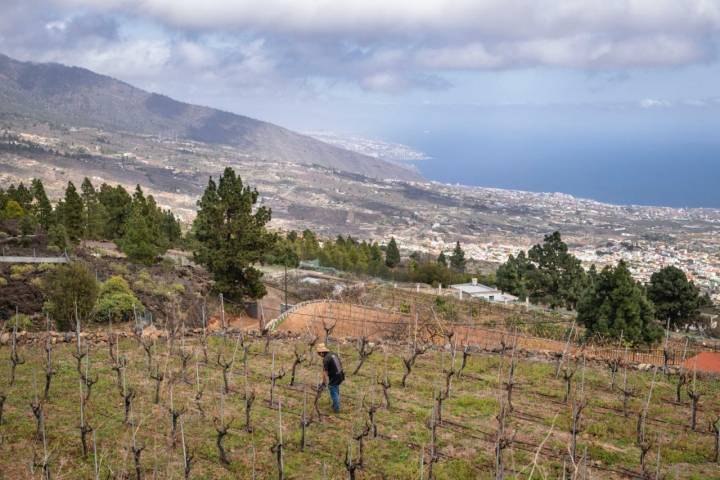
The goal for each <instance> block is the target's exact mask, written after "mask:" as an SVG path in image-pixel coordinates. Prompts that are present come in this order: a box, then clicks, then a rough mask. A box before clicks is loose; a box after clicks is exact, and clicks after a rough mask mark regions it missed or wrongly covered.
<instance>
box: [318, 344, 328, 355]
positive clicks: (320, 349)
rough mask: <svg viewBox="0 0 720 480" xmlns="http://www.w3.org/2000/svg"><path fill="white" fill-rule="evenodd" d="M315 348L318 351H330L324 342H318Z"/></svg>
mask: <svg viewBox="0 0 720 480" xmlns="http://www.w3.org/2000/svg"><path fill="white" fill-rule="evenodd" d="M315 350H316V351H317V353H327V352H329V351H330V350H328V348H327V347H326V346H325V344H324V343H318V346H317V347H316V348H315Z"/></svg>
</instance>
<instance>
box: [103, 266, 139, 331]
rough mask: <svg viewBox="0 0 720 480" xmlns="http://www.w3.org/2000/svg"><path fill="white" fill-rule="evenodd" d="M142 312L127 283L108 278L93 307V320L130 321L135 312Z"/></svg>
mask: <svg viewBox="0 0 720 480" xmlns="http://www.w3.org/2000/svg"><path fill="white" fill-rule="evenodd" d="M143 310H144V307H143V305H142V303H140V300H138V299H137V297H136V296H135V294H133V292H132V290H130V286H129V285H128V283H127V281H126V280H125V279H124V278H122V277H120V276H117V275H116V276H113V277H110V278H109V279H108V280H107V281H106V282H105V283H103V285H102V287H101V288H100V296H99V297H98V300H97V304H96V306H95V320H96V321H103V322H104V321H108V320H111V321H113V322H122V321H126V320H128V319H130V318H131V317H132V316H133V314H134V313H135V312H137V313H140V312H142V311H143Z"/></svg>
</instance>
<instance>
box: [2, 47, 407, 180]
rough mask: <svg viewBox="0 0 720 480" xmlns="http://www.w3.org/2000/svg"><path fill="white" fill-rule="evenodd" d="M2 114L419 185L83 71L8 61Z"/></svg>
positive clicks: (250, 123)
mask: <svg viewBox="0 0 720 480" xmlns="http://www.w3.org/2000/svg"><path fill="white" fill-rule="evenodd" d="M0 113H5V114H8V113H9V114H19V115H22V116H26V117H30V118H33V119H38V120H44V121H51V122H55V123H61V124H64V125H67V126H74V127H100V128H103V129H105V130H109V131H127V132H134V133H144V134H152V135H167V136H170V135H172V136H178V137H181V138H187V139H190V140H195V141H199V142H205V143H210V144H227V145H233V146H236V147H239V148H241V149H242V150H243V152H244V153H247V154H248V155H251V156H254V157H257V158H260V159H268V160H273V161H280V162H295V163H301V164H318V165H322V166H325V167H329V168H335V169H338V170H343V171H348V172H353V173H359V174H362V175H366V176H369V177H374V178H397V179H403V180H412V179H417V178H418V174H417V173H415V172H413V171H410V170H408V169H405V168H402V167H399V166H397V165H393V164H391V163H389V162H386V161H383V160H380V159H377V158H373V157H369V156H366V155H361V154H358V153H355V152H350V151H348V150H344V149H341V148H338V147H335V146H332V145H329V144H327V143H324V142H321V141H318V140H316V139H313V138H311V137H308V136H305V135H301V134H298V133H295V132H293V131H290V130H288V129H285V128H282V127H279V126H277V125H273V124H271V123H267V122H262V121H259V120H255V119H253V118H249V117H245V116H242V115H236V114H233V113H229V112H225V111H221V110H216V109H213V108H208V107H202V106H197V105H191V104H188V103H183V102H179V101H176V100H173V99H172V98H169V97H166V96H164V95H158V94H155V93H149V92H146V91H144V90H141V89H139V88H135V87H133V86H131V85H129V84H127V83H124V82H121V81H119V80H115V79H113V78H110V77H107V76H104V75H99V74H96V73H94V72H92V71H90V70H86V69H83V68H77V67H67V66H64V65H59V64H55V63H45V64H38V63H30V62H20V61H17V60H13V59H11V58H9V57H7V56H3V55H0Z"/></svg>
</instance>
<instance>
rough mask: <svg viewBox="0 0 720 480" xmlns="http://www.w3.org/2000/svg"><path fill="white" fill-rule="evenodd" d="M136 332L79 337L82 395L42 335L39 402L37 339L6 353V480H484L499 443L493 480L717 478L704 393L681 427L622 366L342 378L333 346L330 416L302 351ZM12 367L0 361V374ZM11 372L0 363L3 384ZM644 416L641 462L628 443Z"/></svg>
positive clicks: (394, 369) (471, 359)
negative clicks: (50, 477) (335, 404)
mask: <svg viewBox="0 0 720 480" xmlns="http://www.w3.org/2000/svg"><path fill="white" fill-rule="evenodd" d="M323 320H324V319H323ZM341 321H342V320H341ZM368 321H369V322H372V320H371V319H368ZM313 323H314V324H317V323H319V320H318V319H314V320H313ZM115 328H117V326H116V327H115ZM115 332H116V335H117V334H118V330H115ZM145 333H146V334H147V335H145V334H144V335H143V336H142V337H141V338H140V337H138V338H136V340H137V341H136V340H135V339H133V338H132V335H129V334H128V332H127V330H125V329H122V330H121V331H120V333H119V335H118V336H119V338H117V337H116V336H115V335H108V334H107V333H106V331H105V329H104V328H103V330H102V331H98V332H89V331H88V332H84V333H83V337H82V340H81V345H82V347H81V348H83V349H84V351H83V353H85V352H87V354H86V355H84V358H85V359H82V358H83V357H81V360H80V365H81V367H82V368H81V370H80V371H81V372H82V373H83V374H84V375H85V377H86V378H89V379H90V380H91V383H92V385H94V386H92V385H91V386H92V388H89V387H88V386H87V385H86V384H85V383H84V382H83V380H82V377H81V376H79V375H78V373H77V365H78V363H77V361H76V359H75V358H73V355H74V354H76V351H75V350H76V345H75V338H74V336H73V335H72V334H70V335H67V336H65V335H63V334H49V335H48V338H49V344H50V347H49V348H50V350H51V353H50V356H51V361H52V368H53V371H54V374H52V375H51V378H50V383H49V389H48V393H47V396H45V395H44V394H43V392H44V388H43V387H44V384H45V378H44V377H45V375H44V373H45V371H46V360H45V356H46V352H45V350H44V347H43V345H44V344H45V334H43V333H40V334H36V335H34V336H32V337H30V336H28V335H23V336H22V337H21V338H19V339H18V347H17V356H18V358H19V359H21V360H22V361H23V362H24V363H21V364H18V365H17V368H16V371H15V382H14V384H12V385H3V394H4V396H5V402H4V413H5V414H4V419H3V425H2V426H0V432H2V434H3V437H4V442H3V443H2V444H0V452H2V453H3V455H0V469H1V470H2V471H4V472H5V473H7V474H8V475H9V476H10V477H11V478H35V477H37V476H38V475H37V471H38V470H40V471H42V470H43V469H44V468H46V469H47V470H48V471H50V472H53V473H55V474H56V475H59V474H60V472H62V473H63V474H65V475H66V476H70V477H72V478H91V477H93V475H99V476H100V478H105V477H109V478H143V477H145V478H150V476H153V477H155V478H183V477H184V478H251V477H252V478H278V477H279V478H351V479H354V478H367V479H370V478H373V479H375V478H377V479H380V478H395V479H408V480H409V479H415V478H437V479H450V478H452V479H471V478H472V479H475V478H488V479H489V478H498V477H496V474H497V464H498V462H497V457H496V453H495V452H496V445H497V437H498V432H500V435H501V438H502V439H503V443H502V445H503V446H502V447H501V458H502V461H501V462H502V463H501V465H503V469H504V476H500V477H499V478H561V477H562V478H610V479H624V478H627V479H635V478H637V479H640V478H674V479H691V478H717V477H716V474H717V465H716V464H715V461H716V460H715V458H716V457H715V456H714V455H715V453H714V451H713V442H714V435H713V433H712V431H711V430H710V429H709V428H710V427H709V424H710V422H712V421H715V419H716V418H717V417H716V412H717V408H718V403H717V402H718V396H717V392H718V383H717V380H713V379H705V378H703V379H700V378H698V379H697V380H696V381H693V383H692V388H694V389H696V390H697V391H701V392H702V393H703V395H702V399H701V405H700V408H699V410H698V421H697V427H696V428H694V429H693V428H691V426H690V411H691V406H690V401H689V399H688V398H687V396H686V395H685V393H684V392H681V402H680V403H677V402H676V401H675V398H674V397H675V383H676V375H671V376H670V377H668V378H666V377H665V376H664V375H662V374H661V373H658V374H657V375H653V374H652V373H650V372H642V371H635V370H634V369H632V368H630V366H628V368H627V370H626V369H625V367H623V368H622V369H621V371H620V372H619V373H618V375H617V378H616V379H615V381H613V379H612V378H611V372H610V370H609V369H608V368H606V367H603V366H602V365H601V364H595V363H591V362H589V361H588V362H584V361H583V360H581V359H579V358H567V359H566V360H565V362H564V367H563V368H562V369H561V371H562V373H563V375H560V376H558V375H556V366H555V364H554V362H551V361H549V359H543V358H542V356H537V355H533V354H530V353H529V352H523V351H518V352H511V351H509V350H504V351H491V350H486V349H482V348H476V347H473V346H469V348H464V347H465V346H464V344H463V343H462V342H461V343H459V344H458V345H457V350H455V352H456V354H457V358H456V360H455V361H454V362H453V361H452V359H451V358H452V352H453V349H452V348H451V347H448V346H447V345H446V346H445V348H441V347H440V345H436V346H435V347H433V348H430V349H428V350H424V348H426V347H423V353H421V354H419V355H418V356H417V358H416V361H415V363H414V364H413V366H412V371H411V372H409V373H407V375H406V368H404V367H403V364H404V361H405V360H406V359H407V358H409V357H408V347H409V345H408V344H407V343H396V342H388V343H385V344H383V345H374V346H371V347H370V348H371V349H372V350H373V351H374V353H372V354H371V355H370V356H369V358H368V359H367V361H366V362H365V363H364V365H363V366H362V367H361V368H360V369H358V371H357V372H356V366H357V364H358V360H359V358H358V350H357V349H356V347H357V342H351V341H348V339H344V338H338V337H331V339H330V341H329V344H330V346H331V348H332V350H333V351H338V352H339V353H340V354H341V356H342V358H343V362H344V364H345V370H346V372H347V380H346V382H345V383H344V384H343V386H342V402H343V403H342V404H343V411H342V413H340V414H339V415H334V414H332V413H331V412H330V405H329V400H328V395H327V393H326V392H323V391H321V392H319V395H318V396H317V397H316V390H315V386H316V385H317V382H318V375H319V370H320V365H319V361H318V358H317V357H316V355H315V354H314V352H312V351H310V349H311V348H312V347H310V346H308V344H309V343H311V342H312V339H311V338H309V337H307V336H305V337H294V336H287V335H283V336H282V337H280V336H278V337H270V339H269V340H268V341H267V343H266V340H265V339H262V338H259V337H258V334H257V332H248V333H247V334H246V335H245V337H244V338H241V336H240V335H239V332H237V331H235V332H233V333H231V334H229V335H227V336H224V335H222V334H219V333H218V332H216V333H215V334H214V335H211V336H210V338H209V339H208V342H207V343H205V342H204V341H203V337H202V336H201V335H198V334H199V333H200V331H199V330H195V334H194V335H189V336H187V337H184V338H183V339H178V338H177V337H175V338H168V337H167V332H164V331H160V332H159V331H158V330H156V329H154V328H150V329H149V330H148V331H146V332H145ZM188 333H189V332H188ZM4 340H5V342H8V343H10V339H9V335H7V334H5V336H4ZM108 340H110V346H111V347H112V348H109V346H108ZM315 340H316V341H317V338H316V337H315ZM458 341H460V340H458ZM115 342H117V343H115ZM241 342H242V343H241ZM438 343H442V341H438ZM113 345H114V346H113ZM428 346H429V345H428ZM378 347H379V348H378ZM85 349H86V350H85ZM113 349H114V352H113ZM461 349H462V350H461ZM11 351H12V347H11V345H8V344H5V345H3V346H1V347H0V353H2V356H3V357H5V358H8V357H10V355H11ZM110 352H112V353H110ZM293 352H297V354H298V358H299V359H300V360H299V361H298V362H296V361H295V356H294V354H293ZM460 357H462V358H460ZM90 358H92V361H91V362H88V361H87V359H90ZM233 358H234V359H235V362H232V359H233ZM294 364H295V368H293V365H294ZM86 365H88V366H87V367H86ZM511 365H513V367H511ZM11 366H12V365H11V362H8V361H5V362H2V363H0V374H2V376H3V377H2V378H10V376H11V375H12V373H11ZM511 371H512V372H513V373H510V372H511ZM223 372H225V374H223ZM293 372H294V374H293ZM354 372H356V373H354ZM449 372H452V374H450V373H449ZM566 373H568V375H569V376H570V382H569V383H566V381H565V379H564V378H565V374H566ZM271 376H275V377H276V382H272V381H271ZM293 377H294V379H293ZM79 378H80V380H79ZM224 378H225V379H226V380H224ZM403 378H405V382H404V383H405V386H403ZM448 379H450V380H449V381H448ZM225 381H227V384H225ZM446 381H447V382H448V383H447V384H446ZM273 383H274V387H273ZM383 383H384V385H386V386H388V385H389V387H383ZM508 383H511V384H512V385H514V388H511V389H510V390H508V388H507V386H506V385H507V384H508ZM446 385H447V387H446ZM623 391H627V392H630V393H629V395H627V396H626V395H624V394H623V393H622V392H623ZM81 392H82V395H83V397H84V399H85V400H84V401H83V408H82V409H81V408H80V393H81ZM508 392H509V393H508ZM566 392H569V394H567V398H565V397H566ZM650 392H652V393H651V394H650ZM438 396H440V400H439V401H437V400H436V401H434V400H433V399H434V398H435V399H437V398H438ZM316 398H317V400H316ZM247 399H249V400H247ZM648 399H649V407H644V406H645V405H646V402H647V401H648ZM509 402H512V403H511V404H510V403H509ZM33 409H36V411H37V412H39V413H38V418H40V419H42V421H41V422H36V421H35V419H34V418H33V416H32V411H33ZM578 411H579V412H580V413H578ZM503 412H504V414H503ZM642 412H645V415H646V417H645V418H646V421H645V428H646V429H647V431H646V433H645V437H646V438H647V439H648V442H647V446H648V448H647V450H645V452H644V453H645V454H644V455H643V454H641V453H642V452H641V449H640V448H639V446H638V444H637V442H636V423H637V418H638V415H639V414H640V413H642ZM81 415H83V416H82V417H81ZM496 417H501V418H503V421H502V422H501V423H499V422H498V419H497V418H496ZM573 419H575V420H576V423H573ZM80 425H83V426H85V427H86V428H85V430H86V431H87V433H86V434H85V435H83V436H81V429H80V428H79V426H80ZM173 425H174V427H173ZM573 425H575V427H574V428H573ZM90 427H91V428H92V430H90ZM503 430H504V433H503ZM573 430H574V431H575V433H576V434H575V436H573V434H572V432H573ZM83 437H84V438H85V439H86V441H87V453H83V448H82V441H81V439H82V438H83ZM573 438H575V441H573ZM279 444H282V452H281V457H278V454H277V452H278V445H279ZM643 446H644V447H645V444H643ZM658 451H660V452H661V453H660V458H659V459H658ZM33 452H34V454H33ZM571 452H572V453H571ZM278 458H281V459H282V463H281V464H280V466H279V464H278V461H277V460H278ZM421 458H422V460H421ZM641 458H642V459H643V464H641V460H640V459H641ZM30 465H35V469H36V470H35V474H34V475H33V473H31V472H32V471H31V467H30ZM279 469H282V470H283V473H284V476H283V475H279V472H278V470H279ZM563 469H564V470H565V473H564V474H563ZM350 470H352V471H351V472H350ZM656 471H657V472H659V476H657V477H655V474H656ZM320 472H323V473H322V474H321V473H320ZM533 472H534V473H533ZM428 475H429V477H428Z"/></svg>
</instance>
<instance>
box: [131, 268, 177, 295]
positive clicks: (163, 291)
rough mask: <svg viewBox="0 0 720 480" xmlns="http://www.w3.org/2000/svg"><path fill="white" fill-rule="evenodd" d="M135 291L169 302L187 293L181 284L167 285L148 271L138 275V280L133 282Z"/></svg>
mask: <svg viewBox="0 0 720 480" xmlns="http://www.w3.org/2000/svg"><path fill="white" fill-rule="evenodd" d="M133 288H134V289H135V291H139V292H142V293H144V294H146V295H152V296H155V297H164V298H166V299H167V300H173V299H175V298H176V297H177V295H178V294H181V293H183V292H184V291H185V287H184V286H183V285H181V284H179V283H176V284H172V285H166V284H164V283H162V282H161V281H158V280H156V279H155V278H153V276H152V275H151V274H150V272H148V271H147V270H142V271H140V273H138V275H137V279H136V280H135V282H133Z"/></svg>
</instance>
